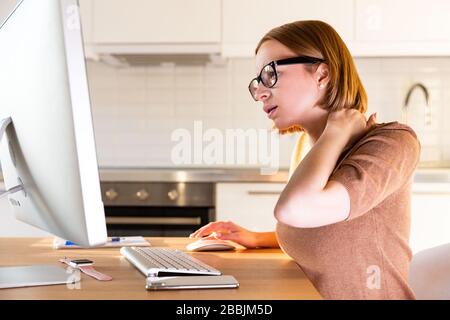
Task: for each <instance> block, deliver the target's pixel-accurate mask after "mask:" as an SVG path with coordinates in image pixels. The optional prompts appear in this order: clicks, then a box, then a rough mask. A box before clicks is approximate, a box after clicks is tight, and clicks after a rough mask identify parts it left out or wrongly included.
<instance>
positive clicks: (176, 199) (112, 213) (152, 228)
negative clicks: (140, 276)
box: [101, 181, 215, 237]
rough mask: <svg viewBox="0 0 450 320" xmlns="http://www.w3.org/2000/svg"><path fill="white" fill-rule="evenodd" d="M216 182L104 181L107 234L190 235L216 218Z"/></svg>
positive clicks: (102, 183)
mask: <svg viewBox="0 0 450 320" xmlns="http://www.w3.org/2000/svg"><path fill="white" fill-rule="evenodd" d="M214 186H215V185H214V183H209V182H122V181H121V182H111V181H108V182H101V190H102V198H103V203H104V206H105V215H106V225H107V229H108V236H144V237H166V236H167V237H185V236H189V234H191V233H192V232H193V231H195V230H197V229H198V228H200V227H201V226H203V225H205V224H207V223H209V222H210V221H214V219H215V208H214Z"/></svg>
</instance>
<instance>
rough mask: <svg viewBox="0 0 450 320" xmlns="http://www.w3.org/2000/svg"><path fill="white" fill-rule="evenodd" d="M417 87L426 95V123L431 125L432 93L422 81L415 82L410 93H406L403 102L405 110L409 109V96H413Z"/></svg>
mask: <svg viewBox="0 0 450 320" xmlns="http://www.w3.org/2000/svg"><path fill="white" fill-rule="evenodd" d="M417 88H419V89H422V91H423V94H424V95H425V102H426V105H425V108H426V112H425V125H426V126H429V125H430V124H431V109H430V108H431V106H430V103H429V101H430V94H429V92H428V89H427V87H425V86H424V85H423V84H422V83H415V84H413V85H412V86H411V87H410V88H409V90H408V93H407V94H406V99H405V103H404V104H403V110H404V111H406V110H407V109H408V104H409V98H410V97H411V94H412V92H413V91H414V90H415V89H417Z"/></svg>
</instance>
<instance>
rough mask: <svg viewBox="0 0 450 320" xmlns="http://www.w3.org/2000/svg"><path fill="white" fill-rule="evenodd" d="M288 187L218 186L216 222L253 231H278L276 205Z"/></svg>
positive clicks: (234, 184)
mask: <svg viewBox="0 0 450 320" xmlns="http://www.w3.org/2000/svg"><path fill="white" fill-rule="evenodd" d="M285 185H286V184H285V183H217V184H216V220H217V221H219V220H230V221H232V222H234V223H236V224H239V225H241V226H242V227H244V228H247V229H250V230H252V231H259V232H262V231H275V225H276V220H275V217H274V215H273V211H274V208H275V205H276V203H277V200H278V197H279V196H280V193H281V191H282V190H283V188H284V187H285Z"/></svg>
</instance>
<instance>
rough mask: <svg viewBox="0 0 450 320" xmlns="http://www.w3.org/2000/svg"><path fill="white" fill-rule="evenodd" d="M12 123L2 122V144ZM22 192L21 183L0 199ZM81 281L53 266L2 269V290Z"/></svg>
mask: <svg viewBox="0 0 450 320" xmlns="http://www.w3.org/2000/svg"><path fill="white" fill-rule="evenodd" d="M11 123H12V120H11V118H6V119H3V120H0V142H1V141H2V138H3V135H4V134H5V132H6V129H7V128H8V126H9V125H10V124H11ZM22 190H24V187H23V185H22V184H21V183H20V184H19V185H17V186H15V187H13V188H11V189H9V190H7V191H6V192H3V193H0V198H2V197H5V196H7V195H8V194H13V193H15V192H19V191H22ZM79 281H80V273H79V272H78V273H73V272H70V271H66V269H64V268H60V267H56V266H52V265H34V266H20V267H17V266H14V267H0V289H6V288H18V287H30V286H46V285H54V284H66V285H69V284H73V283H76V282H79Z"/></svg>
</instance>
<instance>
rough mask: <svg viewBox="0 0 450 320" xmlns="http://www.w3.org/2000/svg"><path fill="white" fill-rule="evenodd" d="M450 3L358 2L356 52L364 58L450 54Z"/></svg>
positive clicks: (433, 0) (419, 0)
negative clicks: (371, 56)
mask: <svg viewBox="0 0 450 320" xmlns="http://www.w3.org/2000/svg"><path fill="white" fill-rule="evenodd" d="M449 14H450V1H447V0H429V1H423V0H395V1H390V0H357V1H355V19H356V20H355V30H356V33H355V36H356V38H355V45H356V47H355V50H356V51H359V53H360V55H365V54H367V55H370V54H372V55H379V54H381V55H384V54H386V55H403V54H406V55H419V54H424V55H432V54H444V53H445V52H446V53H447V54H448V53H449V51H448V50H449V48H450V46H449V45H448V43H449V41H450V24H449V23H448V17H449Z"/></svg>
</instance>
